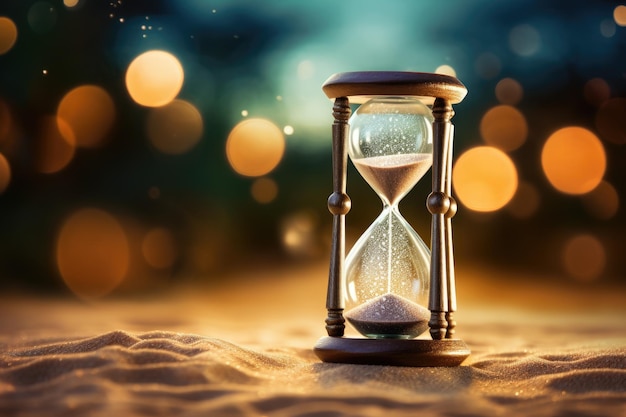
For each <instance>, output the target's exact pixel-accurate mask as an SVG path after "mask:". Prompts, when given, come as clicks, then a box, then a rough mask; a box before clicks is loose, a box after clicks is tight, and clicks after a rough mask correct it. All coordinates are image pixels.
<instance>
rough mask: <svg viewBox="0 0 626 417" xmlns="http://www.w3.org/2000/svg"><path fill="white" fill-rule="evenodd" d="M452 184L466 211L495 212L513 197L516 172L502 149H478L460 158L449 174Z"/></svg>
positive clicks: (515, 188)
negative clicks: (450, 174)
mask: <svg viewBox="0 0 626 417" xmlns="http://www.w3.org/2000/svg"><path fill="white" fill-rule="evenodd" d="M452 184H453V185H454V190H455V192H456V194H457V196H458V198H459V200H460V201H461V202H462V203H463V205H465V206H466V207H467V208H469V209H471V210H475V211H484V212H486V211H495V210H499V209H500V208H502V207H504V206H505V205H506V204H507V203H508V202H509V201H510V200H511V199H512V198H513V196H514V195H515V191H516V190H517V169H516V168H515V165H514V164H513V161H511V159H510V158H509V157H508V156H507V155H506V154H505V153H504V152H502V151H501V150H499V149H496V148H493V147H490V146H479V147H476V148H472V149H470V150H468V151H466V152H465V153H463V154H462V155H461V156H459V158H458V159H457V161H456V164H455V165H454V169H453V172H452Z"/></svg>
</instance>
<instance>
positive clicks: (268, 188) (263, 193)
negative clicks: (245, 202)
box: [250, 177, 278, 204]
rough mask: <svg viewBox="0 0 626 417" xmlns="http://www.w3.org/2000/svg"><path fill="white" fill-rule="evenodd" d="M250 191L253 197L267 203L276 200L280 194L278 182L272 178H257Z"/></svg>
mask: <svg viewBox="0 0 626 417" xmlns="http://www.w3.org/2000/svg"><path fill="white" fill-rule="evenodd" d="M250 192H251V194H252V198H254V199H255V200H256V201H257V202H259V203H261V204H267V203H271V202H272V201H274V199H275V198H276V196H277V195H278V185H277V184H276V181H274V180H273V179H271V178H267V177H262V178H257V179H256V180H254V182H253V183H252V188H251V189H250Z"/></svg>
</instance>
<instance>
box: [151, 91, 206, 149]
mask: <svg viewBox="0 0 626 417" xmlns="http://www.w3.org/2000/svg"><path fill="white" fill-rule="evenodd" d="M146 130H147V134H148V138H149V140H150V142H151V143H152V145H154V147H155V148H156V149H158V150H159V151H161V152H163V153H167V154H183V153H185V152H187V151H189V150H190V149H191V148H193V147H194V146H195V145H196V144H197V143H198V142H199V141H200V138H201V137H202V133H203V130H204V123H203V121H202V115H201V114H200V112H199V111H198V109H197V108H196V107H195V106H194V105H193V104H191V103H189V102H188V101H185V100H179V99H176V100H174V101H172V102H170V103H169V104H166V105H165V106H162V107H156V108H153V109H151V110H150V114H149V115H148V119H147V126H146Z"/></svg>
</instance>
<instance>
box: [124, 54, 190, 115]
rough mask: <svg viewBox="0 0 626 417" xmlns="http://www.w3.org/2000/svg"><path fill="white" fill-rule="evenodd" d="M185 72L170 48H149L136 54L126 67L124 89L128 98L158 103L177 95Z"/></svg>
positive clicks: (163, 103) (138, 101)
mask: <svg viewBox="0 0 626 417" xmlns="http://www.w3.org/2000/svg"><path fill="white" fill-rule="evenodd" d="M184 79H185V72H184V70H183V66H182V65H181V63H180V61H179V60H178V58H176V57H175V56H174V55H172V54H171V53H169V52H165V51H161V50H151V51H147V52H144V53H142V54H141V55H139V56H137V57H136V58H135V59H134V60H133V61H132V62H131V63H130V65H128V69H127V70H126V89H127V90H128V93H129V94H130V96H131V98H132V99H133V100H134V101H135V102H136V103H138V104H140V105H142V106H146V107H160V106H164V105H166V104H168V103H169V102H171V101H172V100H174V99H175V98H176V96H178V93H179V92H180V90H181V88H182V86H183V81H184Z"/></svg>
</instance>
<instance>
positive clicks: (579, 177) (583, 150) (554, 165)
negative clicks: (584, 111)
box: [541, 126, 606, 194]
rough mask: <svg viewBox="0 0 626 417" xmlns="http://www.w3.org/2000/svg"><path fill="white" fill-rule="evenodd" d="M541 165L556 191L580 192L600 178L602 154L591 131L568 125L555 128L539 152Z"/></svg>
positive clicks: (600, 179)
mask: <svg viewBox="0 0 626 417" xmlns="http://www.w3.org/2000/svg"><path fill="white" fill-rule="evenodd" d="M541 167H542V168H543V172H544V174H545V175H546V177H547V178H548V181H550V184H552V186H553V187H554V188H556V189H557V190H559V191H561V192H563V193H567V194H584V193H588V192H589V191H591V190H593V189H594V188H595V187H596V186H597V185H598V184H599V183H600V181H602V177H603V176H604V172H605V170H606V155H605V152H604V147H603V146H602V143H601V142H600V140H599V139H598V137H597V136H596V135H595V134H593V132H591V131H589V130H587V129H584V128H582V127H576V126H570V127H565V128H562V129H559V130H557V131H556V132H554V133H553V134H552V135H551V136H550V137H549V138H548V140H547V141H546V143H545V144H544V146H543V149H542V151H541Z"/></svg>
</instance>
